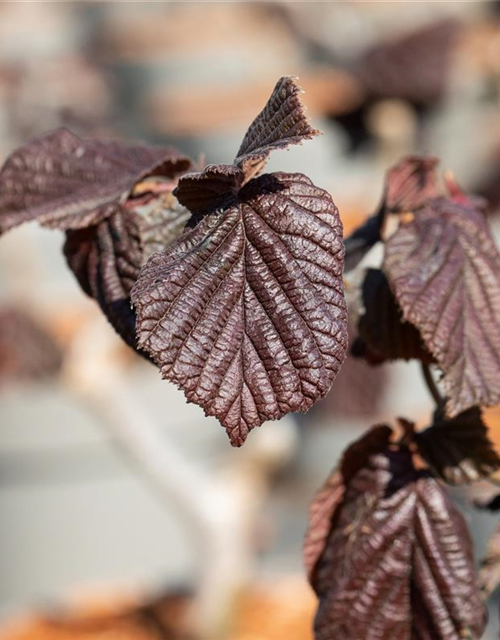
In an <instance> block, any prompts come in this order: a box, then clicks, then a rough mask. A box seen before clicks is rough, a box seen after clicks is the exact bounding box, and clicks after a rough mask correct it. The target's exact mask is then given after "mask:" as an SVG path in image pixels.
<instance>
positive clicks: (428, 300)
mask: <svg viewBox="0 0 500 640" xmlns="http://www.w3.org/2000/svg"><path fill="white" fill-rule="evenodd" d="M384 271H385V273H386V275H387V278H388V280H389V284H390V286H391V289H392V291H393V292H394V294H395V296H396V299H397V301H398V304H399V306H400V307H401V309H402V311H403V318H404V319H405V320H406V321H407V322H410V323H411V324H413V325H414V326H415V327H416V328H417V329H418V330H419V332H420V335H421V336H422V340H423V342H424V344H425V346H426V348H427V350H428V351H429V352H430V353H431V354H432V356H433V357H434V359H435V361H436V362H437V364H438V365H439V367H440V368H441V369H442V371H443V374H444V377H443V382H444V387H445V391H446V396H447V398H448V402H447V405H446V406H447V412H448V415H449V416H451V417H454V416H456V415H458V414H459V413H461V412H463V411H465V410H466V409H468V408H470V407H472V406H475V405H480V406H491V405H494V404H497V403H498V402H499V401H500V322H499V319H500V254H499V252H498V250H497V248H496V245H495V242H494V240H493V237H492V234H491V231H490V228H489V226H488V223H487V221H486V219H485V217H484V215H483V214H482V212H481V211H480V210H477V209H475V208H473V207H472V206H465V205H462V204H459V203H457V202H454V201H452V200H447V199H445V198H435V199H432V200H429V201H428V204H427V205H426V206H425V207H423V208H421V209H419V210H418V211H416V212H415V214H414V215H412V216H411V218H410V219H408V218H407V217H406V218H402V219H401V222H400V226H399V228H398V230H397V231H396V232H395V233H394V234H393V235H392V236H391V237H390V238H389V240H387V242H386V245H385V259H384Z"/></svg>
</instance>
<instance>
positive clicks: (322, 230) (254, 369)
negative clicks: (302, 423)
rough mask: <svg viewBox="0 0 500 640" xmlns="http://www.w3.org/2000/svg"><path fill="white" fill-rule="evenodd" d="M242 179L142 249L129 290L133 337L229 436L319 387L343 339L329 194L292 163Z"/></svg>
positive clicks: (334, 216)
mask: <svg viewBox="0 0 500 640" xmlns="http://www.w3.org/2000/svg"><path fill="white" fill-rule="evenodd" d="M249 187H251V189H249V190H248V191H249V192H248V193H247V196H246V197H244V196H241V200H240V202H239V204H237V205H234V206H233V207H231V208H229V209H228V210H227V211H224V212H221V213H219V214H215V215H211V216H207V217H205V218H204V219H203V220H202V221H201V222H200V223H199V224H198V225H197V226H196V228H195V229H193V230H190V231H189V232H187V233H186V234H184V235H183V236H182V237H181V238H180V240H179V241H178V242H177V243H176V244H175V245H173V246H172V247H171V249H170V250H168V251H166V252H165V253H163V254H157V255H154V256H153V257H152V258H151V259H150V260H149V262H148V263H147V265H146V266H145V267H144V269H143V270H142V272H141V275H140V277H139V280H138V282H137V284H136V285H135V286H134V289H133V291H132V302H133V304H134V307H135V309H136V312H137V317H138V344H139V347H140V348H143V349H145V350H146V351H147V352H148V353H150V354H151V356H152V357H153V359H154V360H155V362H156V363H157V364H158V366H159V367H160V369H161V372H162V374H163V376H164V377H165V378H167V379H168V380H171V381H172V382H174V383H175V384H177V385H178V386H179V387H181V388H182V389H183V390H184V392H185V394H186V397H187V398H188V400H189V401H191V402H196V403H197V404H200V405H201V406H202V407H203V408H204V410H205V413H206V414H207V415H213V416H216V417H217V418H219V420H220V421H221V423H222V424H223V426H225V427H226V429H227V431H228V434H229V437H230V439H231V442H232V444H233V445H237V446H239V445H241V444H242V443H243V442H244V440H245V438H246V436H247V434H248V432H249V431H250V430H251V429H252V428H254V427H255V426H258V425H260V424H261V423H262V422H263V421H264V420H271V419H277V418H280V417H282V416H283V415H284V414H285V413H289V412H291V411H306V410H307V409H308V408H309V407H310V406H311V405H312V404H313V403H314V402H315V401H316V400H318V399H319V398H320V397H322V396H324V395H325V394H326V392H327V391H328V389H329V388H330V385H331V383H332V381H333V379H334V377H335V375H336V373H337V372H338V370H339V368H340V366H341V364H342V362H343V360H344V357H345V351H346V346H347V337H346V330H345V325H346V308H345V302H344V297H343V285H342V255H343V246H342V240H341V223H340V219H339V216H338V212H337V209H336V208H335V205H334V204H333V202H332V200H331V198H330V197H329V196H328V194H327V193H326V192H324V191H323V190H321V189H318V188H317V187H314V186H313V185H312V183H311V182H310V180H309V179H308V178H306V177H305V176H303V175H301V174H284V173H277V174H272V175H267V176H262V177H261V178H259V179H257V180H256V181H255V183H252V184H251V185H249Z"/></svg>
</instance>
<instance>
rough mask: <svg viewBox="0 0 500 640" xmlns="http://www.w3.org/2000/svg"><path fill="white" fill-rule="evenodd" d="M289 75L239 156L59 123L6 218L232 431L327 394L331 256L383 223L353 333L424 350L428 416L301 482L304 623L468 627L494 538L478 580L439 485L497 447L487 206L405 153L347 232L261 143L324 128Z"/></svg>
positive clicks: (335, 286) (336, 271) (6, 225)
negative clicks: (322, 480)
mask: <svg viewBox="0 0 500 640" xmlns="http://www.w3.org/2000/svg"><path fill="white" fill-rule="evenodd" d="M300 93H301V92H300V89H299V87H298V85H297V83H296V80H295V78H293V77H284V78H281V79H280V80H279V81H278V83H277V85H276V87H275V89H274V91H273V92H272V94H271V97H270V98H269V101H268V102H267V104H266V105H265V107H264V109H263V110H262V111H261V113H260V114H259V115H258V116H257V117H256V118H255V120H254V121H253V122H252V124H251V125H250V127H249V129H248V131H247V132H246V134H245V136H244V138H243V142H242V143H241V146H240V148H239V150H238V151H237V153H236V157H235V160H234V162H233V163H232V164H215V165H207V166H206V167H204V168H203V169H198V168H195V167H194V165H193V163H192V161H191V160H190V159H189V158H187V157H186V156H184V155H182V154H181V153H179V152H178V151H176V150H174V149H172V148H170V147H154V146H147V145H140V144H136V145H126V144H123V143H118V142H109V141H101V140H82V139H80V138H79V137H77V136H75V135H74V134H72V133H71V132H69V131H67V130H65V129H59V130H56V131H54V132H51V133H49V134H47V135H45V136H42V137H40V138H37V139H36V140H33V141H31V142H29V143H27V144H26V145H25V146H23V147H21V148H20V149H18V150H17V151H15V152H14V153H13V154H12V155H11V156H9V158H8V159H7V161H6V162H5V164H4V166H3V168H2V170H1V172H0V231H1V232H5V231H7V230H9V229H11V228H13V227H15V226H18V225H19V224H21V223H23V222H27V221H31V220H37V221H38V222H39V223H40V224H42V225H43V226H47V227H51V228H56V229H60V230H61V231H63V232H64V233H65V243H64V254H65V256H66V259H67V262H68V265H69V267H70V269H71V270H72V271H73V273H74V274H75V276H76V278H77V280H78V282H79V284H80V286H81V288H82V289H83V290H84V291H85V293H86V294H87V295H89V296H91V297H92V298H94V299H95V300H96V301H97V303H98V304H99V305H100V307H101V309H102V311H103V313H104V314H105V316H106V317H107V319H108V320H109V322H110V324H111V325H112V326H113V327H114V329H115V330H116V332H117V333H118V334H119V335H120V336H121V338H122V339H123V340H124V341H125V342H126V343H127V344H128V345H129V346H130V347H132V348H133V349H135V350H136V351H137V352H138V353H139V354H140V355H142V356H143V357H145V358H148V359H150V360H151V361H152V362H154V363H155V364H156V365H157V366H158V368H159V369H160V372H161V375H162V376H163V378H165V379H166V380H169V381H171V382H173V383H175V384H176V385H177V386H178V387H179V388H180V389H182V391H183V392H184V394H185V396H186V398H187V400H188V401H189V402H194V403H196V404H198V405H199V406H200V407H201V408H202V409H203V410H204V412H205V414H206V415H210V416H215V417H216V418H217V419H218V420H219V422H220V423H221V424H222V426H223V427H224V428H225V429H226V431H227V434H228V436H229V439H230V441H231V444H232V445H234V446H241V445H242V444H243V443H244V442H245V440H246V438H247V436H248V434H249V432H250V431H251V430H252V429H254V428H255V427H257V426H260V425H261V424H262V423H263V422H265V421H267V420H276V419H279V418H281V417H283V416H284V415H286V414H287V413H291V412H297V411H303V412H304V411H307V410H309V409H310V408H311V407H312V405H313V404H314V403H315V402H317V401H318V400H319V399H321V398H322V397H324V396H325V395H326V394H327V393H328V391H329V389H330V388H331V386H332V384H333V383H334V380H335V377H336V376H337V374H338V372H339V370H340V368H341V366H342V364H343V362H344V360H345V357H346V355H347V349H348V344H347V303H346V299H345V295H344V283H343V271H344V268H345V269H346V270H347V271H350V270H352V269H354V268H358V269H361V268H362V265H361V266H359V265H360V262H361V261H362V259H363V257H364V256H365V254H366V253H367V251H369V249H370V248H371V247H372V246H373V245H374V244H376V243H379V242H381V243H383V249H384V259H383V262H382V264H381V266H380V268H379V269H373V268H372V269H368V270H363V271H362V278H361V284H360V286H359V287H358V288H357V289H356V291H355V292H354V294H355V295H354V297H355V298H356V301H355V304H354V307H353V308H352V309H351V323H354V326H355V327H356V333H357V335H356V337H355V339H354V340H353V341H352V345H351V347H350V348H351V351H352V353H353V355H355V356H358V357H362V358H364V359H366V360H367V361H368V362H370V363H371V364H373V365H376V364H378V363H380V362H384V361H386V360H394V359H398V358H403V359H417V360H420V362H421V363H422V371H423V374H424V380H425V382H426V383H427V385H428V386H429V389H430V390H431V393H432V396H433V398H434V400H435V404H436V407H435V412H434V415H433V417H432V418H431V419H430V421H429V426H428V428H426V429H425V430H418V429H416V427H415V425H414V424H413V423H412V422H410V421H409V420H407V419H399V421H398V423H397V426H396V427H395V428H391V427H389V426H388V425H377V426H375V427H373V428H372V429H371V430H369V431H368V432H367V434H366V435H365V436H363V438H361V440H359V441H358V442H356V443H354V444H353V445H351V447H349V448H348V450H347V451H346V452H345V453H344V455H343V457H342V460H341V463H340V465H339V466H338V468H337V469H336V470H335V471H334V473H333V474H332V476H331V477H330V478H329V479H328V481H327V482H326V484H325V486H324V487H323V488H322V489H321V490H320V492H319V493H318V495H317V497H316V499H315V500H314V502H313V504H312V507H311V514H310V524H309V530H308V533H307V536H306V543H305V561H306V567H307V570H308V575H309V579H310V581H311V584H312V586H313V588H314V590H315V591H316V593H317V595H318V599H319V607H318V612H317V615H316V620H315V635H316V638H317V640H338V639H340V638H342V640H363V639H366V640H383V639H384V640H385V639H386V638H391V639H393V638H394V639H396V640H410V639H411V640H413V639H415V640H417V639H419V640H426V639H429V640H431V639H432V640H435V639H436V640H459V639H461V640H463V639H464V638H469V639H476V638H480V637H481V634H482V633H483V630H484V626H485V621H486V615H485V608H484V604H483V600H484V598H483V596H484V595H485V594H487V593H489V592H490V591H491V590H492V588H493V587H494V586H495V584H496V582H497V581H500V570H499V569H498V566H497V564H496V563H495V560H494V558H495V557H496V556H495V548H494V547H491V548H490V554H489V557H488V559H487V562H486V563H485V567H484V570H483V573H482V577H481V583H482V584H483V589H482V590H481V588H480V586H479V583H478V580H477V577H476V574H475V570H474V564H473V557H472V548H471V540H470V536H469V534H468V531H467V527H466V524H465V521H464V519H463V517H462V515H461V514H460V513H459V511H458V510H457V508H456V507H455V506H454V505H453V503H452V502H451V500H450V498H449V497H448V495H447V492H446V489H445V484H446V483H451V484H458V485H460V484H465V483H470V482H474V481H476V480H478V479H480V478H485V477H489V476H490V475H491V474H492V473H494V472H495V471H496V470H497V469H498V468H499V466H500V459H499V458H498V456H497V454H496V452H495V450H494V448H493V446H492V444H491V442H490V440H489V439H488V430H487V427H486V425H485V423H484V421H483V417H482V409H483V407H486V406H492V405H494V404H497V403H498V402H499V401H500V254H499V253H498V250H497V248H496V245H495V242H494V240H493V237H492V234H491V231H490V228H489V225H488V222H487V220H486V218H485V215H484V213H485V206H486V205H485V203H484V202H483V201H481V200H480V199H478V198H475V197H471V196H468V195H466V194H464V193H463V192H462V191H461V190H460V189H459V188H458V187H457V186H456V185H455V184H454V183H453V182H452V181H450V180H448V182H447V189H448V191H447V192H443V191H441V190H440V189H439V188H438V186H437V184H438V176H437V168H436V167H437V161H436V160H435V159H434V158H426V157H419V156H411V157H408V158H405V159H403V160H402V161H401V162H400V163H399V164H398V165H397V166H396V167H394V168H392V169H391V170H390V171H389V172H388V174H387V178H386V184H385V189H384V196H383V199H382V203H381V205H380V207H379V209H378V211H377V212H376V214H375V215H373V216H371V217H369V218H368V219H367V221H366V223H364V224H363V225H362V226H361V227H360V228H359V229H357V230H356V231H354V232H353V233H352V234H351V235H350V236H349V237H348V238H347V239H346V241H345V243H344V241H343V237H342V223H341V220H340V217H339V212H338V210H337V208H336V206H335V204H334V202H333V200H332V198H331V196H330V195H329V193H327V192H326V191H325V190H323V189H321V188H319V187H316V186H315V185H314V184H313V183H312V182H311V180H310V179H309V178H308V177H307V176H305V175H303V174H300V173H283V172H275V173H262V171H263V170H264V167H265V164H266V162H267V159H268V157H269V155H270V153H271V152H272V151H274V150H280V149H286V148H287V147H289V146H290V145H294V144H301V143H303V142H304V141H306V140H308V139H310V138H312V137H314V136H316V135H318V134H319V131H317V130H316V129H314V128H313V127H312V126H311V125H310V123H309V121H308V119H307V118H306V116H305V112H304V107H303V105H302V102H301V98H300ZM435 371H437V372H439V375H440V376H441V379H440V381H439V382H436V381H435V379H434V376H435ZM374 375H376V373H375V372H374ZM440 389H443V392H442V394H441V391H440ZM333 455H334V452H332V457H333ZM497 537H498V536H497ZM492 544H493V543H492ZM485 585H487V586H485Z"/></svg>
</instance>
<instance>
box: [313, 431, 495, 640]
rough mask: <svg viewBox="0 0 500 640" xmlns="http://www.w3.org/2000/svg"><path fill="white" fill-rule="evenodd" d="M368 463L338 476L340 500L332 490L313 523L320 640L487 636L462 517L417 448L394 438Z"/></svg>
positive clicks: (455, 639) (444, 639) (456, 639)
mask: <svg viewBox="0 0 500 640" xmlns="http://www.w3.org/2000/svg"><path fill="white" fill-rule="evenodd" d="M381 444H382V443H381ZM382 446H383V444H382ZM351 454H352V452H351ZM361 462H362V466H361V468H359V469H358V470H357V471H355V472H354V474H353V475H352V476H349V475H347V477H346V476H343V478H342V484H339V478H338V477H337V480H336V481H331V485H332V486H333V489H334V491H335V497H334V498H333V499H329V498H328V487H326V488H325V493H323V494H322V495H321V496H320V497H321V500H322V504H323V505H327V508H324V509H323V516H322V517H320V518H317V519H316V520H312V521H311V527H310V530H309V534H308V538H307V539H308V540H309V541H310V540H311V536H314V532H315V531H318V532H319V533H318V535H317V536H316V539H315V544H316V548H315V552H314V554H311V553H309V555H306V560H307V562H308V564H309V565H311V558H312V559H313V560H314V559H315V563H314V570H313V571H312V572H310V577H311V582H312V585H313V587H314V589H315V591H316V593H317V594H318V597H319V598H320V604H319V608H318V612H317V615H316V620H315V637H316V639H317V640H337V639H338V638H342V639H343V640H351V639H352V640H359V639H360V638H364V639H366V640H384V639H385V638H398V640H413V639H416V638H426V639H427V638H428V639H430V638H432V639H433V640H461V639H462V638H474V639H479V638H480V636H481V633H482V631H483V630H484V626H485V621H486V618H485V610H484V607H483V605H482V603H481V599H480V595H479V590H478V588H477V585H476V580H475V575H474V564H473V558H472V546H471V541H470V537H469V535H468V532H467V529H466V525H465V522H464V520H463V518H462V516H461V515H460V514H459V513H458V511H457V510H456V509H455V507H454V506H453V504H452V502H451V501H450V500H449V498H448V497H447V495H446V494H445V493H444V491H443V489H442V488H441V487H440V485H439V484H438V482H437V481H436V480H435V479H433V478H431V477H429V476H428V475H427V474H425V473H424V472H422V471H418V470H417V469H415V467H414V466H413V463H412V459H411V454H410V452H409V451H408V450H407V449H404V448H396V447H394V446H393V447H390V446H387V445H386V446H385V448H383V449H379V451H378V452H376V453H375V452H374V453H372V454H371V455H370V456H369V457H368V458H364V459H362V461H361ZM337 473H338V474H339V472H337ZM340 475H342V470H341V471H340ZM316 504H317V505H318V503H316ZM317 508H318V509H320V508H321V504H319V505H318V506H317ZM312 513H314V511H313V512H312ZM327 524H329V527H327V526H326V525H327ZM327 529H328V531H326V530H327ZM313 540H314V538H313ZM320 546H322V549H321V550H318V547H320ZM307 549H308V545H307V543H306V551H307ZM309 549H311V546H310V542H309Z"/></svg>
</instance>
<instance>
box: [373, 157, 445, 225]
mask: <svg viewBox="0 0 500 640" xmlns="http://www.w3.org/2000/svg"><path fill="white" fill-rule="evenodd" d="M437 165H438V159H437V158H433V157H430V156H406V157H405V158H403V160H401V161H400V162H398V163H397V164H396V165H395V166H394V167H392V168H391V169H389V171H388V172H387V175H386V178H385V193H384V209H385V211H387V212H391V213H401V212H404V211H415V209H418V208H420V207H421V206H423V205H424V204H425V203H426V201H427V200H429V198H435V197H437V196H438V195H439V193H438V189H437V172H436V167H437Z"/></svg>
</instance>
